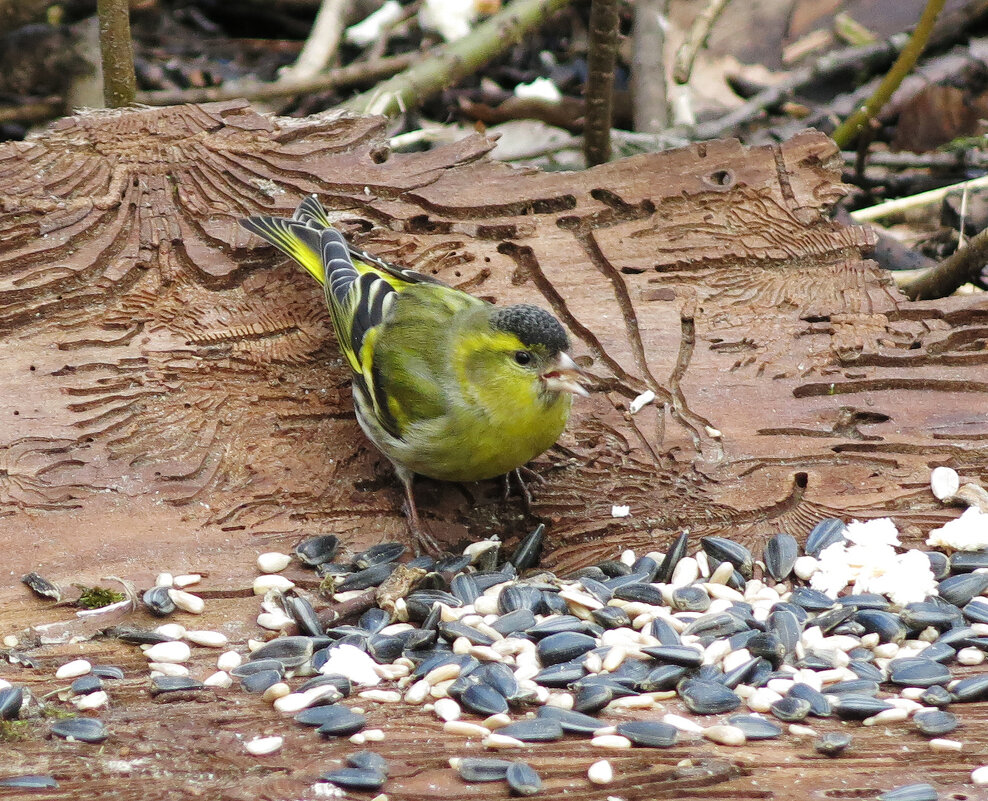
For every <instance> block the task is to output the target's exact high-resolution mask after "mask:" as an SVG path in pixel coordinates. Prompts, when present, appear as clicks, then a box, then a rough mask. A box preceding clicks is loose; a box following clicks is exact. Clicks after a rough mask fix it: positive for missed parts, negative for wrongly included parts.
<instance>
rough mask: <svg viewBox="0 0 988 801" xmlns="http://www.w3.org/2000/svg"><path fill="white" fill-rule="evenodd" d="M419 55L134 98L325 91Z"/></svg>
mask: <svg viewBox="0 0 988 801" xmlns="http://www.w3.org/2000/svg"><path fill="white" fill-rule="evenodd" d="M419 58H421V56H420V55H419V54H418V53H402V54H401V55H400V56H389V57H387V58H379V59H375V60H374V61H360V62H356V63H354V64H350V65H348V66H346V67H340V68H338V69H335V70H329V71H328V72H324V73H321V74H319V75H315V76H313V77H311V78H306V79H304V80H297V79H292V80H284V79H282V80H278V81H270V82H268V81H226V82H225V83H224V84H223V85H222V86H210V87H208V88H206V89H179V90H171V89H165V90H162V91H157V92H138V94H137V102H139V103H144V104H145V105H148V106H175V105H180V104H182V103H213V102H217V101H222V100H235V99H236V98H238V97H245V98H247V99H248V100H270V99H272V98H276V97H288V96H291V95H301V94H307V93H310V92H324V91H326V90H327V89H335V88H337V87H341V86H353V85H354V84H360V83H371V82H373V81H377V80H380V79H382V78H388V77H390V76H392V75H394V74H395V73H396V72H401V71H402V70H404V69H408V67H410V66H411V65H412V64H414V63H415V61H416V60H417V59H419Z"/></svg>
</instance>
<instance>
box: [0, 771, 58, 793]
mask: <svg viewBox="0 0 988 801" xmlns="http://www.w3.org/2000/svg"><path fill="white" fill-rule="evenodd" d="M0 787H7V788H10V789H17V790H50V789H55V788H57V787H58V782H57V781H55V777H54V776H47V775H45V774H41V773H29V774H25V775H23V776H7V777H5V778H3V779H0Z"/></svg>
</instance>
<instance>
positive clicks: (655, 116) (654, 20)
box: [631, 0, 726, 133]
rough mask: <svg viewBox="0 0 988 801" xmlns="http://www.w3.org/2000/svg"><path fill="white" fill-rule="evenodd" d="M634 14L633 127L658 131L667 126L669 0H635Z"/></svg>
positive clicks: (640, 129)
mask: <svg viewBox="0 0 988 801" xmlns="http://www.w3.org/2000/svg"><path fill="white" fill-rule="evenodd" d="M724 1H725V2H726V0H724ZM634 14H635V21H634V28H633V31H632V42H631V48H632V54H631V96H632V98H633V103H632V105H633V114H634V118H635V119H634V123H635V130H636V131H640V132H649V133H658V132H659V131H664V130H665V129H666V128H668V127H669V98H668V92H667V86H666V66H665V41H666V31H665V29H666V26H667V24H668V17H669V0H637V1H636V2H635V5H634Z"/></svg>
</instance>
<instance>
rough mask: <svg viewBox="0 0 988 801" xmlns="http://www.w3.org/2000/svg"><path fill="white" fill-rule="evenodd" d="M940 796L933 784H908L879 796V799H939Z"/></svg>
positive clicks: (907, 800) (916, 800) (883, 800)
mask: <svg viewBox="0 0 988 801" xmlns="http://www.w3.org/2000/svg"><path fill="white" fill-rule="evenodd" d="M939 797H940V796H939V795H938V794H937V791H936V788H935V787H934V786H933V785H932V784H926V783H923V784H906V785H903V786H902V787H896V788H894V789H892V790H889V791H888V792H886V793H882V794H881V795H880V796H878V801H937V799H938V798H939Z"/></svg>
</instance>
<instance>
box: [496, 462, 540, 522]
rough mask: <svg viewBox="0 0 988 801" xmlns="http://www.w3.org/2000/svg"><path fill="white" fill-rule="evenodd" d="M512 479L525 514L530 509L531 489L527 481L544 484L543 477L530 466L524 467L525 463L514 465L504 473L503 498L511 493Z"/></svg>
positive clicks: (506, 497)
mask: <svg viewBox="0 0 988 801" xmlns="http://www.w3.org/2000/svg"><path fill="white" fill-rule="evenodd" d="M512 479H514V483H515V484H517V485H518V494H519V495H520V496H521V504H522V507H523V508H524V509H525V514H530V513H531V511H532V491H531V490H530V489H529V488H528V483H527V482H531V483H533V484H545V479H544V478H542V476H540V475H539V474H538V473H536V472H535V471H534V470H532V468H530V467H525V465H522V466H521V467H516V468H515V469H514V470H511V471H510V472H507V473H505V474H504V500H507V499H508V496H509V495H510V494H511V483H512Z"/></svg>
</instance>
